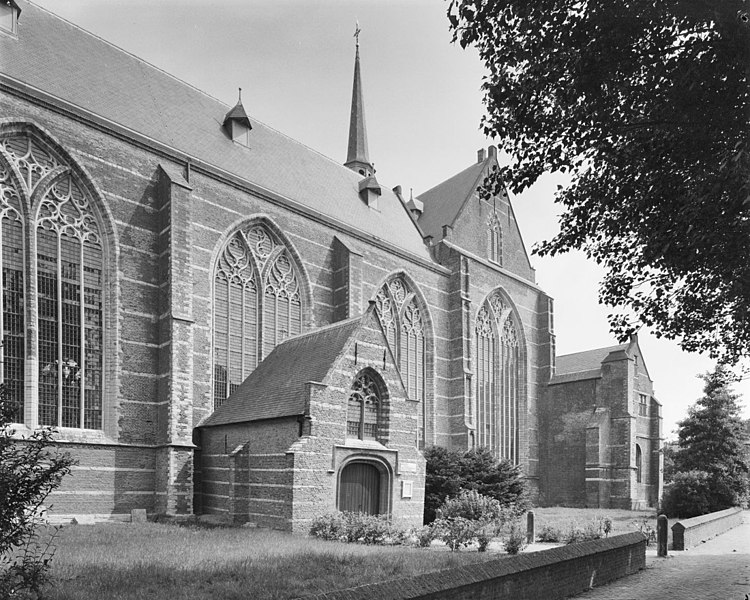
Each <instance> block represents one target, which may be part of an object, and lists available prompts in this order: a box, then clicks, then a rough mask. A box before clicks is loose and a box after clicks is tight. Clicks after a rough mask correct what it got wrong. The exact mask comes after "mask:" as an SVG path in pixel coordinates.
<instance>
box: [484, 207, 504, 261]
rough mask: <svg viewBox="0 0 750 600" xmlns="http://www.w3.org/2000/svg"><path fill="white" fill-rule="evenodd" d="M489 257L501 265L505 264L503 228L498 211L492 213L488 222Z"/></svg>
mask: <svg viewBox="0 0 750 600" xmlns="http://www.w3.org/2000/svg"><path fill="white" fill-rule="evenodd" d="M487 258H489V259H490V260H491V261H492V262H496V263H497V264H499V265H502V264H503V230H502V228H501V227H500V221H499V220H498V218H497V214H496V213H492V217H490V220H489V222H488V223H487Z"/></svg>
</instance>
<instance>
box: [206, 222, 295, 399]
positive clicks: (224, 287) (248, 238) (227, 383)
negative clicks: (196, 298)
mask: <svg viewBox="0 0 750 600" xmlns="http://www.w3.org/2000/svg"><path fill="white" fill-rule="evenodd" d="M301 331H302V297H301V292H300V285H299V277H298V275H297V271H296V267H295V266H294V263H293V261H292V259H291V257H290V255H289V252H288V250H287V249H286V247H285V246H284V245H283V244H282V243H281V242H280V241H279V240H278V239H277V237H276V236H275V235H274V234H273V233H272V232H271V231H270V230H269V229H268V228H267V227H266V226H265V225H263V224H262V223H254V224H252V225H250V226H248V227H246V228H245V229H243V230H240V231H238V232H237V233H235V234H234V235H233V236H232V237H231V238H230V240H229V241H228V242H227V244H226V246H225V247H224V250H223V251H222V252H221V254H220V256H219V260H218V262H217V266H216V273H215V276H214V338H213V346H214V352H213V356H214V359H213V362H214V368H213V399H214V408H218V407H219V406H220V405H221V404H222V403H223V402H224V400H225V399H226V398H227V397H228V396H229V395H230V394H231V393H232V392H234V390H236V389H237V387H239V385H240V384H241V383H242V382H243V381H244V380H245V378H247V376H248V375H250V373H251V372H252V371H253V370H254V369H255V367H256V366H257V365H258V363H259V362H260V361H261V360H262V359H263V358H264V357H265V356H267V355H268V353H269V352H271V350H273V348H274V347H275V346H276V345H277V344H279V343H280V342H282V341H283V340H284V339H286V338H287V337H289V336H291V335H296V334H298V333H301Z"/></svg>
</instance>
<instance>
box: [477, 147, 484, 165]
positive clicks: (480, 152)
mask: <svg viewBox="0 0 750 600" xmlns="http://www.w3.org/2000/svg"><path fill="white" fill-rule="evenodd" d="M477 162H478V163H481V162H484V148H480V149H479V150H477Z"/></svg>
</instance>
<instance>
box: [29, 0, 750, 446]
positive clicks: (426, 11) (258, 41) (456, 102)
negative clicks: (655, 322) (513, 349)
mask: <svg viewBox="0 0 750 600" xmlns="http://www.w3.org/2000/svg"><path fill="white" fill-rule="evenodd" d="M36 4H38V5H41V6H43V7H45V8H47V9H48V10H51V11H53V12H55V13H56V14H58V15H60V16H61V17H63V18H65V19H67V20H69V21H71V22H72V23H75V24H76V25H78V26H80V27H82V28H84V29H86V30H88V31H90V32H92V33H94V34H96V35H98V36H100V37H102V38H104V39H105V40H107V41H109V42H110V43H113V44H115V45H117V46H119V47H121V48H123V49H124V50H127V51H128V52H130V53H132V54H135V55H136V56H138V57H140V58H142V59H144V60H146V61H148V62H150V63H151V64H153V65H155V66H157V67H159V68H160V69H163V70H165V71H167V72H168V73H171V74H172V75H174V76H176V77H178V78H179V79H182V80H183V81H186V82H187V83H190V84H191V85H193V86H195V87H197V88H199V89H201V90H203V91H204V92H206V93H208V94H210V95H211V96H214V97H215V98H217V99H219V100H221V101H222V102H225V103H226V104H228V105H234V103H235V102H236V101H237V89H238V88H239V87H241V88H242V99H243V104H244V106H245V109H246V110H247V112H248V114H249V115H250V118H251V119H253V118H254V119H256V120H259V121H262V122H263V123H265V124H266V125H269V126H271V127H273V128H274V129H277V130H278V131H281V132H282V133H284V134H286V135H289V136H290V137H292V138H295V139H297V140H299V141H301V142H302V143H304V144H306V145H307V146H309V147H311V148H313V149H315V150H316V151H318V152H320V153H322V154H324V155H326V156H329V157H331V158H333V159H335V160H338V161H340V162H342V163H343V162H344V160H345V159H346V145H347V132H348V126H349V108H350V102H351V85H352V73H353V67H354V39H353V33H354V27H355V22H356V21H359V25H360V27H361V29H362V33H361V35H360V55H361V67H362V80H363V90H364V101H365V114H366V120H367V134H368V141H369V148H370V159H371V160H372V161H373V162H374V163H375V167H376V169H377V173H378V180H379V181H380V183H381V185H385V186H388V187H393V186H395V185H401V186H402V187H403V189H404V190H405V191H406V193H408V191H409V189H410V188H413V189H414V195H415V196H416V195H418V194H420V193H422V192H424V191H426V190H427V189H429V188H431V187H432V186H434V185H436V184H438V183H440V182H441V181H443V180H445V179H447V178H448V177H450V176H452V175H454V174H456V173H458V172H459V171H461V170H463V169H465V168H466V167H468V166H469V165H471V164H472V163H473V162H474V161H475V160H476V152H477V150H478V149H479V148H482V147H486V146H487V145H489V144H490V143H493V142H492V140H487V139H486V138H485V137H484V136H483V135H482V134H481V131H480V121H481V117H482V114H483V106H482V95H481V91H480V86H481V83H482V76H483V74H484V69H483V67H482V65H481V64H480V62H479V58H478V56H477V54H476V52H474V51H473V50H462V49H461V48H460V46H458V45H453V44H451V36H450V33H449V31H448V21H447V18H446V17H445V11H446V8H447V3H446V2H438V1H436V0H408V1H406V0H400V1H396V0H369V1H364V0H346V1H344V0H340V1H323V0H317V1H316V0H210V1H207V0H159V1H158V2H154V1H153V0H149V1H146V0H107V1H106V2H103V1H101V0H36ZM20 26H21V28H22V27H23V14H21V21H20ZM557 183H564V180H563V179H562V178H560V177H555V176H553V175H550V176H547V177H545V178H543V180H541V181H540V182H539V183H538V184H537V185H536V186H534V187H533V188H532V189H530V190H528V191H527V192H525V193H524V194H522V195H520V196H517V197H514V198H512V202H513V205H514V209H515V212H516V217H517V219H518V222H519V224H520V226H521V232H522V234H523V236H524V240H525V243H526V247H527V249H528V250H529V251H531V249H532V248H533V246H534V245H535V243H537V242H539V241H541V240H543V239H546V238H549V237H551V236H553V235H554V234H555V233H556V231H557V214H558V212H559V211H558V208H557V206H555V205H554V204H553V192H554V189H555V188H556V184H557ZM531 260H532V264H533V265H534V266H535V267H536V272H537V283H538V284H539V285H540V287H541V288H542V289H544V290H545V291H546V292H547V293H548V294H550V295H551V296H552V297H553V298H554V299H555V333H556V335H557V351H558V355H560V354H567V353H571V352H578V351H581V350H587V349H591V348H597V347H603V346H609V345H612V344H615V343H616V341H615V340H614V339H613V338H612V336H611V334H610V333H609V331H608V328H607V321H606V315H607V309H606V308H604V307H601V306H599V305H598V302H597V288H598V281H599V278H600V275H601V271H600V270H599V268H598V267H597V266H596V265H594V264H592V263H589V262H587V261H586V260H585V259H584V258H583V256H582V255H578V254H571V255H567V256H562V257H559V256H558V257H554V258H544V259H540V258H539V257H535V256H532V257H531ZM639 341H640V344H641V348H642V350H643V353H644V359H645V363H646V365H647V367H648V369H649V373H650V375H651V378H652V379H653V380H654V386H655V389H656V397H657V398H658V400H659V401H660V402H661V403H662V404H663V406H664V410H663V415H664V434H665V435H666V436H667V437H671V432H672V431H673V430H674V429H675V428H676V422H677V421H678V420H680V419H682V418H684V417H685V415H686V414H687V412H686V411H687V407H688V406H689V405H690V404H692V403H693V402H694V401H695V400H697V399H698V398H699V397H700V396H701V391H702V385H703V384H702V382H701V381H700V380H698V379H697V378H696V375H697V374H698V373H702V372H705V371H707V370H711V369H712V368H713V363H712V362H711V361H710V360H709V359H708V358H707V357H702V356H698V355H692V354H687V353H684V352H682V351H681V350H680V349H679V347H678V345H677V344H676V343H674V342H667V341H663V340H657V339H656V338H655V337H654V336H653V335H651V334H650V333H649V332H648V331H646V330H642V331H641V333H640V334H639ZM735 389H736V391H738V392H740V393H742V394H743V396H744V397H745V398H750V380H747V379H746V380H744V381H742V382H741V383H740V384H738V385H737V386H736V388H735ZM747 404H748V402H747V401H746V400H743V405H744V406H745V414H744V416H745V417H746V418H747V417H748V416H750V414H749V413H748V410H747Z"/></svg>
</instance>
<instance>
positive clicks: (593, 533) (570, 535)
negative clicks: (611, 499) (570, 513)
mask: <svg viewBox="0 0 750 600" xmlns="http://www.w3.org/2000/svg"><path fill="white" fill-rule="evenodd" d="M601 537H602V530H601V529H600V528H599V524H598V523H597V521H596V520H594V521H591V522H589V523H586V524H585V525H583V526H581V525H579V524H578V523H575V522H573V523H571V524H570V527H569V528H568V529H567V530H566V531H565V533H564V535H563V537H562V540H561V541H562V542H564V543H565V544H575V543H576V542H586V541H589V540H598V539H601Z"/></svg>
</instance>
